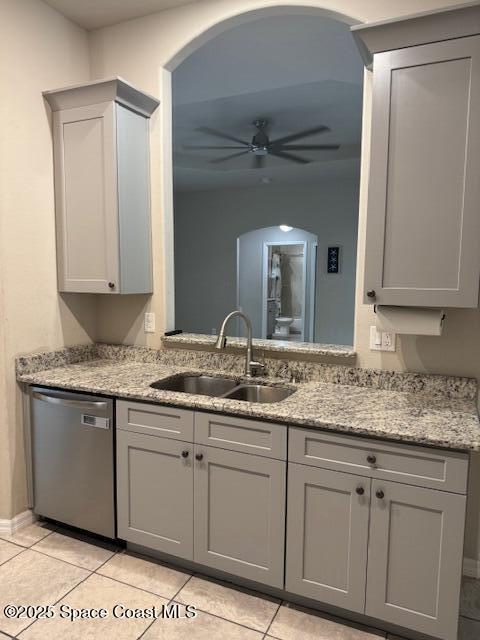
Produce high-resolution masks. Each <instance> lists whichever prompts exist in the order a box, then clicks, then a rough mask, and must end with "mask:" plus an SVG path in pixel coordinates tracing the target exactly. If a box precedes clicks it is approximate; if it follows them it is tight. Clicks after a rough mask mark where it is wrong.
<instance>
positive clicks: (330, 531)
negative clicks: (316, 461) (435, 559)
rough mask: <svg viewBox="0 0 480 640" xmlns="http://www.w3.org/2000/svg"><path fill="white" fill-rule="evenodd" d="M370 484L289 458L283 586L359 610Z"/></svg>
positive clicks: (362, 591)
mask: <svg viewBox="0 0 480 640" xmlns="http://www.w3.org/2000/svg"><path fill="white" fill-rule="evenodd" d="M370 483H371V480H370V479H369V478H362V477H360V476H355V475H351V474H348V473H341V472H338V471H327V470H326V469H318V468H315V467H307V466H304V465H300V464H295V463H289V465H288V503H287V514H288V515H287V566H286V584H285V587H286V589H287V591H290V592H292V593H297V594H299V595H302V596H306V597H308V598H313V599H314V600H319V601H321V602H325V603H328V604H332V605H335V606H338V607H342V608H344V609H349V610H351V611H358V612H360V613H363V612H364V607H365V579H366V571H367V548H368V520H369V510H370ZM357 490H358V491H359V493H357Z"/></svg>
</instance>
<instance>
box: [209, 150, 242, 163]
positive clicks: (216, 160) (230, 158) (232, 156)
mask: <svg viewBox="0 0 480 640" xmlns="http://www.w3.org/2000/svg"><path fill="white" fill-rule="evenodd" d="M246 153H250V151H249V150H248V149H247V150H246V151H240V152H239V153H231V154H230V155H229V156H223V157H221V158H214V159H213V160H210V162H212V163H213V164H218V163H220V162H226V161H227V160H233V158H238V157H239V156H244V155H245V154H246Z"/></svg>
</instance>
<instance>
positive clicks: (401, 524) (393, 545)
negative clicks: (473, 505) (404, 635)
mask: <svg viewBox="0 0 480 640" xmlns="http://www.w3.org/2000/svg"><path fill="white" fill-rule="evenodd" d="M379 492H381V493H379ZM380 496H382V497H380ZM465 504H466V498H465V496H460V495H454V494H450V493H445V492H441V491H432V490H429V489H423V488H418V487H408V486H404V485H401V484H397V483H393V482H380V481H377V480H375V481H373V484H372V507H371V521H370V540H369V553H368V577H367V600H366V611H365V612H366V614H367V615H370V616H373V617H375V618H378V619H380V620H387V621H388V622H391V623H393V624H397V625H400V626H403V627H405V628H408V629H413V630H415V631H419V632H421V633H425V634H428V635H432V636H434V637H435V638H442V639H444V640H456V638H457V624H458V603H459V597H460V581H461V572H462V549H463V533H464V520H465Z"/></svg>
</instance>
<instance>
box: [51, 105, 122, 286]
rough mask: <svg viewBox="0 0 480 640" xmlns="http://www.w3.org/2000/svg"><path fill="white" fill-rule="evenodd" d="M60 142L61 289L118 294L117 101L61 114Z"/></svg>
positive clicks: (57, 196)
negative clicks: (115, 103)
mask: <svg viewBox="0 0 480 640" xmlns="http://www.w3.org/2000/svg"><path fill="white" fill-rule="evenodd" d="M54 144H55V199H56V216H57V253H58V285H59V290H60V291H72V292H89V293H115V292H117V291H118V288H119V280H118V276H119V257H118V251H119V249H118V220H117V168H116V142H115V110H114V103H113V102H106V103H100V104H94V105H89V106H85V107H78V108H75V109H65V110H62V111H56V112H55V113H54ZM109 283H110V284H113V285H114V286H113V287H111V286H109Z"/></svg>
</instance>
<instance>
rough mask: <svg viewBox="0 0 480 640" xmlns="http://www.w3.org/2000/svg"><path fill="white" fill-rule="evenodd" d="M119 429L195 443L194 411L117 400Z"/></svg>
mask: <svg viewBox="0 0 480 640" xmlns="http://www.w3.org/2000/svg"><path fill="white" fill-rule="evenodd" d="M117 429H120V430H123V431H133V432H135V433H146V434H148V435H152V436H159V437H161V438H171V439H173V440H183V441H185V442H193V411H189V410H188V409H176V408H175V407H164V406H161V405H158V404H145V403H143V402H126V401H125V400H117Z"/></svg>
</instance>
